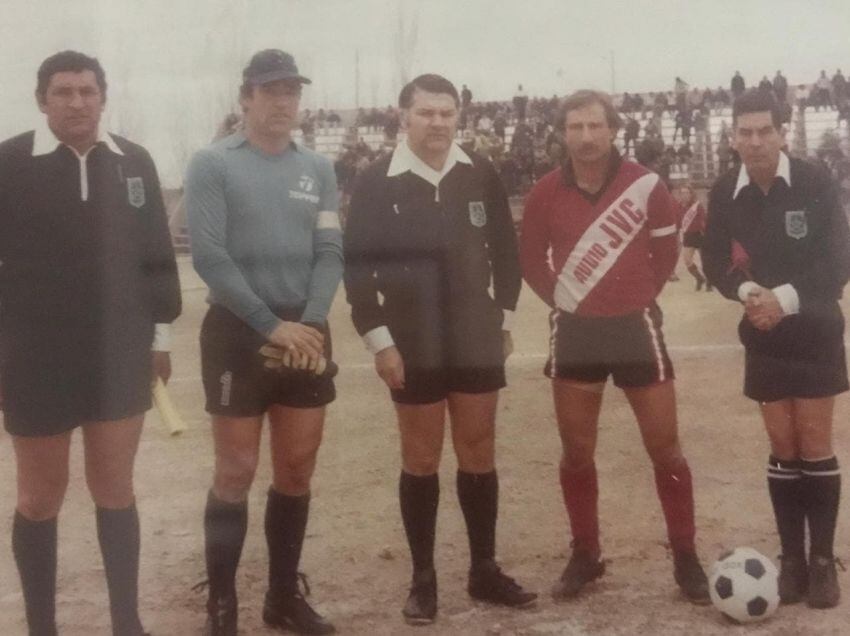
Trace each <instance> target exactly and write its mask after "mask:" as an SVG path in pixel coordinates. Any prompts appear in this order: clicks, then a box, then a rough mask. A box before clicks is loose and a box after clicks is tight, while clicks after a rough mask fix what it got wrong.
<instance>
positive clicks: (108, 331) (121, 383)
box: [0, 319, 153, 437]
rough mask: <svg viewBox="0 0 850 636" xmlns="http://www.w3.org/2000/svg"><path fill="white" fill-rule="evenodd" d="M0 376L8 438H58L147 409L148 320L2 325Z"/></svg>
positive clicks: (150, 325) (150, 335)
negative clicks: (85, 323) (75, 429)
mask: <svg viewBox="0 0 850 636" xmlns="http://www.w3.org/2000/svg"><path fill="white" fill-rule="evenodd" d="M1 331H2V336H0V381H1V382H2V391H3V412H4V418H3V421H4V426H5V428H6V430H7V431H8V432H9V433H10V434H12V435H19V436H22V437H44V436H49V435H58V434H60V433H64V432H67V431H69V430H72V429H74V428H76V427H78V426H80V425H82V424H85V423H87V422H100V421H108V420H119V419H124V418H127V417H132V416H135V415H139V414H141V413H144V412H145V411H147V410H148V409H150V407H151V378H152V371H151V343H152V341H153V323H150V322H147V323H145V322H143V321H138V322H133V321H132V320H130V319H128V320H126V321H124V322H123V323H122V324H121V325H117V324H116V325H105V326H104V325H68V324H65V325H62V329H57V328H56V325H54V324H44V323H39V322H38V321H34V322H32V323H30V324H28V325H15V326H11V325H4V326H3V328H2V330H1Z"/></svg>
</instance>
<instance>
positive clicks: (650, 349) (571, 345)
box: [544, 303, 674, 388]
mask: <svg viewBox="0 0 850 636" xmlns="http://www.w3.org/2000/svg"><path fill="white" fill-rule="evenodd" d="M549 322H550V325H551V336H550V341H549V360H548V361H547V362H546V368H545V371H544V372H545V373H546V375H547V376H549V377H550V378H560V379H564V380H573V381H576V382H586V383H593V384H596V383H599V382H605V380H607V379H608V376H609V375H611V376H612V377H613V378H614V384H615V385H617V386H618V387H621V388H636V387H642V386H651V385H653V384H659V383H661V382H665V381H667V380H672V379H673V377H674V376H673V363H672V362H671V361H670V356H668V355H667V347H666V346H665V345H664V336H663V334H662V333H661V323H662V315H661V309H660V308H659V307H658V305H657V304H655V303H653V304H652V305H651V306H650V307H647V308H646V309H643V310H641V311H636V312H632V313H629V314H625V315H623V316H577V315H576V314H572V313H568V312H565V311H561V310H559V309H556V310H554V311H553V312H552V314H551V316H550V318H549Z"/></svg>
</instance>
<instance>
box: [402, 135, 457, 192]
mask: <svg viewBox="0 0 850 636" xmlns="http://www.w3.org/2000/svg"><path fill="white" fill-rule="evenodd" d="M456 163H465V164H472V160H471V159H470V158H469V156H468V155H467V154H466V153H465V152H464V151H463V149H462V148H461V147H460V146H458V145H457V144H456V143H454V142H452V145H451V146H450V147H449V154H448V156H447V157H446V163H444V164H443V169H442V170H434V169H433V168H432V167H431V166H429V165H428V164H427V163H425V162H424V161H422V159H420V158H419V157H417V156H416V153H414V152H413V151H412V150H411V149H410V146H408V145H407V140H406V139H405V140H404V141H403V142H401V143H400V144H398V145H397V146H396V147H395V150H393V157H392V159H391V160H390V166H389V168H388V169H387V176H388V177H395V176H396V175H400V174H402V173H404V172H408V171H410V172H412V173H413V174H415V175H417V176H420V177H422V178H423V179H425V181H427V182H428V183H430V184H431V185H433V186H434V187H437V186H438V185H440V181H441V180H442V179H443V177H444V176H446V175H447V174H448V173H449V171H450V170H451V169H452V168H454V166H455V164H456Z"/></svg>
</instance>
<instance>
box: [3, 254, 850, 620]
mask: <svg viewBox="0 0 850 636" xmlns="http://www.w3.org/2000/svg"><path fill="white" fill-rule="evenodd" d="M679 269H680V270H682V269H683V268H682V267H681V266H680V268H679ZM680 274H681V271H680ZM181 276H182V277H183V286H184V305H185V310H184V313H183V316H182V317H181V318H180V319H179V320H178V321H177V323H176V325H175V346H174V354H173V359H174V370H175V373H174V378H173V379H172V381H171V385H170V387H171V392H172V396H173V398H174V400H175V402H176V403H177V406H178V408H179V410H180V411H181V412H182V414H183V417H184V418H185V419H186V420H187V422H188V424H189V427H190V429H189V431H188V432H186V433H185V434H184V435H183V436H182V437H177V438H170V437H169V436H168V435H167V433H166V431H165V429H164V428H163V427H162V426H161V425H160V422H159V418H158V416H157V414H156V413H155V412H152V413H151V414H150V415H149V417H148V425H147V427H146V429H145V431H144V435H143V438H142V444H141V448H140V451H139V458H138V462H137V465H136V483H137V495H138V506H139V509H140V512H141V518H142V572H141V590H142V598H141V609H142V615H143V619H144V621H145V624H146V626H147V628H148V629H149V630H151V631H152V632H153V633H154V634H156V635H157V636H172V635H177V636H180V635H183V634H197V633H199V631H200V628H201V626H202V624H203V620H204V615H203V604H204V594H203V593H197V592H192V591H191V589H190V588H191V587H192V585H193V584H195V583H197V582H198V581H200V580H201V579H203V578H205V575H204V565H203V556H202V550H203V536H202V522H201V516H202V511H203V506H204V500H205V497H206V491H207V488H208V487H209V483H210V475H211V470H212V465H213V458H212V450H211V443H210V436H209V431H208V426H207V417H206V415H205V413H204V411H203V398H202V390H201V383H200V380H199V359H198V345H197V335H198V329H199V325H200V320H201V317H202V315H203V312H204V311H205V303H204V295H205V291H204V289H203V286H202V285H201V283H200V281H199V280H198V279H197V278H196V276H195V275H194V273H193V272H192V270H191V266H190V265H189V263H188V261H186V260H181ZM661 305H662V308H663V309H664V312H665V331H666V337H667V342H668V345H669V347H670V349H671V355H672V357H673V360H674V364H675V366H676V375H677V390H678V396H679V415H680V421H681V435H682V439H683V444H684V447H685V451H686V453H687V456H688V458H689V460H690V464H691V468H692V471H693V474H694V482H695V490H696V506H697V527H698V531H699V534H698V545H699V547H700V551H701V554H702V556H703V559H704V561H705V562H706V565H707V564H708V563H710V562H711V561H712V560H713V559H714V558H716V557H717V555H718V554H719V553H720V552H721V550H723V549H724V548H728V547H733V546H738V545H748V546H752V547H754V548H756V549H758V550H760V551H761V552H763V553H764V554H766V555H768V556H770V557H775V556H776V555H777V553H778V552H779V546H778V540H777V539H776V537H775V536H774V531H773V519H772V512H771V508H770V504H769V501H768V497H767V489H766V485H765V471H764V466H765V462H766V458H767V454H768V446H767V442H766V439H765V436H764V433H763V431H762V428H761V424H760V420H759V418H758V415H757V412H756V408H755V406H754V405H753V404H752V403H751V402H749V401H748V400H747V399H745V398H744V397H743V396H742V395H741V391H740V386H741V376H742V363H743V360H742V357H743V356H742V351H741V349H740V347H739V346H738V345H737V337H736V329H735V326H736V324H737V320H738V316H739V309H738V308H737V307H736V306H735V305H734V304H733V303H730V302H728V301H725V300H723V299H722V298H721V297H720V296H719V295H717V294H707V293H705V292H702V293H699V294H697V293H696V292H694V291H693V287H692V283H691V281H690V278H689V277H687V274H685V276H684V277H683V279H682V281H680V282H677V283H671V284H669V285H668V286H667V288H666V289H665V291H664V293H663V296H662V298H661ZM846 309H850V303H848V302H845V310H846ZM546 316H547V311H546V308H545V306H544V305H543V304H542V303H541V302H540V301H538V300H537V299H536V298H535V297H534V296H533V295H532V294H531V293H530V291H529V290H528V289H525V290H524V292H523V296H522V298H521V302H520V307H519V312H518V316H517V318H518V324H517V326H516V330H515V336H514V338H515V344H516V353H515V354H514V355H513V357H512V358H511V359H510V360H509V366H508V373H509V383H510V386H509V387H508V388H507V389H506V390H505V391H504V392H503V394H502V397H501V402H500V412H499V424H498V426H499V433H498V467H499V476H500V481H501V502H500V519H499V528H498V545H499V554H500V559H501V562H502V564H503V565H504V566H505V569H506V570H507V571H508V572H509V573H510V574H512V575H514V576H516V577H517V578H518V579H519V580H520V581H521V582H522V583H523V584H524V585H526V586H528V587H529V588H531V589H534V590H537V591H539V592H540V593H541V599H540V601H539V603H538V605H537V607H536V608H535V609H532V610H528V611H522V612H514V611H508V610H501V609H493V608H490V607H486V606H483V605H480V604H476V603H474V602H472V601H471V600H470V599H469V597H468V596H467V594H466V591H465V584H466V568H467V544H466V534H465V531H464V527H463V522H462V517H461V514H460V510H459V508H458V505H457V499H456V496H455V488H454V471H455V467H456V465H455V461H454V458H453V456H452V453H451V446H450V443H449V442H448V441H447V445H446V452H445V460H444V462H443V466H442V469H441V483H442V501H441V506H440V514H439V522H438V524H439V525H438V538H437V564H438V573H439V585H440V614H439V617H438V621H437V622H436V623H435V624H434V625H433V626H431V627H424V628H410V627H407V626H406V625H404V624H403V623H402V621H401V616H400V612H399V611H400V608H401V604H402V603H403V601H404V598H405V595H406V588H407V583H408V577H409V561H408V555H407V548H406V544H405V542H404V535H403V531H402V526H401V520H400V516H399V513H398V503H397V498H396V490H397V478H398V472H399V456H398V448H397V447H398V439H397V433H396V430H395V425H394V418H393V412H392V408H391V404H390V401H389V399H388V395H387V392H386V390H385V389H384V387H383V385H382V384H381V383H380V381H379V380H378V378H377V377H376V376H375V374H374V372H373V370H372V367H371V360H370V356H369V355H368V354H367V352H366V351H365V349H364V348H363V346H362V345H361V343H360V342H359V340H358V338H357V337H356V334H355V333H354V330H353V328H352V327H351V323H350V320H349V318H348V308H347V305H346V304H345V302H344V298H343V296H342V294H341V293H340V295H339V296H338V298H337V301H336V304H335V305H334V308H333V312H332V316H331V325H332V328H333V331H334V349H335V354H336V355H335V357H336V359H337V360H338V361H339V363H340V365H341V366H342V372H341V373H340V375H339V378H338V384H337V387H338V394H339V397H338V399H337V401H336V402H335V403H334V404H333V405H332V406H331V407H330V408H329V412H328V418H327V427H326V433H325V441H324V445H323V446H322V450H321V454H320V458H319V466H318V469H317V472H316V476H315V478H314V488H313V503H312V510H311V517H310V525H309V527H308V539H307V543H306V546H305V550H304V556H303V560H302V569H304V570H305V571H306V572H307V573H308V574H309V575H310V581H311V583H312V588H313V596H312V598H313V601H314V602H315V603H316V604H317V607H318V608H319V609H320V610H321V611H322V612H323V613H325V614H326V615H328V616H329V617H331V618H332V619H333V621H334V622H335V623H336V625H337V627H338V629H339V631H340V632H341V633H346V634H371V635H376V634H392V635H395V634H417V635H419V636H426V635H428V634H450V635H466V634H525V635H533V634H575V635H583V634H621V635H634V634H658V635H669V636H672V635H680V634H694V635H710V634H724V635H726V634H745V633H746V634H751V635H767V634H770V635H787V636H791V635H797V634H804V635H807V636H808V635H812V636H816V635H825V634H835V635H838V634H846V633H848V629H850V628H848V627H847V625H850V600H845V602H844V603H843V604H842V605H841V606H840V607H838V608H837V609H834V610H829V611H816V610H809V609H806V608H805V607H804V606H794V607H781V608H780V609H779V611H778V613H777V614H776V615H775V616H774V617H773V618H772V619H771V620H769V621H768V622H766V623H763V624H760V625H755V626H750V627H738V626H730V625H728V624H727V623H726V622H725V621H724V620H723V619H722V617H721V616H720V614H719V613H717V612H716V611H715V610H714V609H713V608H712V607H694V606H692V605H690V604H688V603H687V602H685V601H684V600H682V599H681V598H680V597H679V595H678V594H677V592H676V590H675V586H674V584H673V581H672V574H671V572H672V562H671V559H670V555H669V551H668V549H667V547H666V545H665V534H664V526H663V521H662V516H661V511H660V507H659V504H658V501H657V499H656V497H655V488H654V484H653V479H652V470H651V467H650V465H649V462H648V460H647V458H646V455H645V453H644V451H643V448H642V447H641V443H640V438H639V435H638V431H637V428H636V426H635V424H634V421H633V418H632V416H631V413H630V411H629V409H628V406H627V404H626V402H625V400H624V398H623V396H622V394H621V393H620V392H619V391H618V390H616V389H615V388H614V387H613V386H609V387H608V388H607V389H606V396H605V403H604V406H603V413H602V418H601V424H600V439H599V450H598V453H597V463H598V469H599V476H600V490H601V501H600V509H601V510H600V512H601V517H602V519H601V522H602V529H603V551H604V555H605V557H606V558H607V559H609V563H608V573H607V574H606V575H605V577H603V578H602V579H601V581H600V582H599V583H598V584H596V585H595V586H594V587H593V588H591V589H589V590H588V593H586V594H584V595H583V596H582V597H581V598H580V599H578V600H577V601H575V602H572V603H566V604H555V603H553V602H552V600H551V599H550V598H549V596H548V590H549V587H550V585H551V584H552V582H553V581H554V580H555V579H556V578H557V577H558V575H559V574H560V572H561V569H562V568H563V566H564V564H565V559H566V556H567V554H568V551H569V549H568V541H569V535H568V530H567V523H566V515H565V513H564V509H563V505H562V503H561V497H560V492H559V487H558V481H557V465H558V459H559V452H560V446H559V443H558V439H557V434H556V429H555V424H554V416H553V409H552V404H551V398H550V391H549V384H548V381H547V380H546V379H545V378H544V377H543V375H542V373H541V368H542V365H543V362H544V355H545V352H546V342H547V320H546ZM837 404H838V406H837V412H836V418H835V421H836V430H835V440H836V446H837V450H838V453H839V457H840V458H841V459H843V460H844V462H845V465H850V463H848V462H850V453H848V452H847V451H848V447H850V431H848V427H847V420H848V415H850V404H848V399H847V397H846V396H843V397H841V398H839V400H838V403H837ZM80 451H81V448H80V443H79V440H78V438H77V437H75V448H74V451H73V466H72V483H71V486H70V488H69V492H68V498H67V501H66V504H65V508H64V510H63V513H62V516H61V522H60V565H59V598H58V613H59V620H60V624H61V628H62V630H61V631H62V633H63V634H66V635H68V636H83V635H90V634H107V633H109V619H108V610H107V600H106V586H105V582H104V579H103V569H102V567H101V564H100V555H99V552H98V549H97V541H96V538H95V530H94V515H93V505H92V504H91V502H90V500H89V498H88V494H87V492H86V488H85V482H84V478H83V471H82V464H81V457H80V455H81V453H80ZM14 475H15V469H14V459H13V456H12V449H11V445H10V441H9V438H8V436H7V435H5V433H0V518H2V519H4V525H3V533H2V537H3V538H2V548H0V634H2V635H6V636H16V635H19V634H25V626H24V621H23V607H22V600H21V595H20V591H19V585H18V579H17V572H16V570H15V566H14V562H13V560H12V555H11V550H10V546H9V539H8V538H7V537H8V536H9V532H8V531H9V528H10V520H11V517H12V512H13V508H14V501H15V489H14ZM268 475H269V467H268V458H267V457H264V459H263V464H262V465H261V467H260V470H259V472H258V478H257V482H256V484H255V487H254V489H253V491H252V495H251V502H250V503H251V508H250V528H249V536H248V540H247V543H246V546H245V552H244V554H243V558H242V565H241V568H240V571H239V578H238V585H239V592H240V601H241V605H240V611H241V633H242V634H246V635H247V634H264V633H268V630H266V628H265V627H264V626H263V625H262V621H261V619H260V612H261V608H262V597H263V593H264V591H265V577H266V567H265V562H266V548H265V540H264V537H263V533H262V527H263V522H262V518H263V517H262V515H263V507H264V503H265V490H266V487H267V484H268V481H269V478H268ZM847 491H848V489H846V488H845V496H844V502H843V509H842V515H841V519H840V522H839V532H838V537H837V554H838V555H839V556H842V557H848V553H849V552H850V550H848V538H850V528H848V523H847V514H846V510H848V503H850V502H848V496H847V494H846V493H847ZM839 577H840V581H841V583H842V586H843V587H844V590H845V593H846V594H850V574H846V573H839Z"/></svg>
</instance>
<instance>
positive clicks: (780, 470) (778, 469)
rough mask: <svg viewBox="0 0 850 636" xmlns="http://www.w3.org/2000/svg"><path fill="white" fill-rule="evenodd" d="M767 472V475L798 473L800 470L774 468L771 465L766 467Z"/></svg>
mask: <svg viewBox="0 0 850 636" xmlns="http://www.w3.org/2000/svg"><path fill="white" fill-rule="evenodd" d="M767 472H769V473H794V474H796V473H799V472H800V468H799V467H798V468H783V467H782V466H774V465H773V464H768V465H767Z"/></svg>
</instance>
